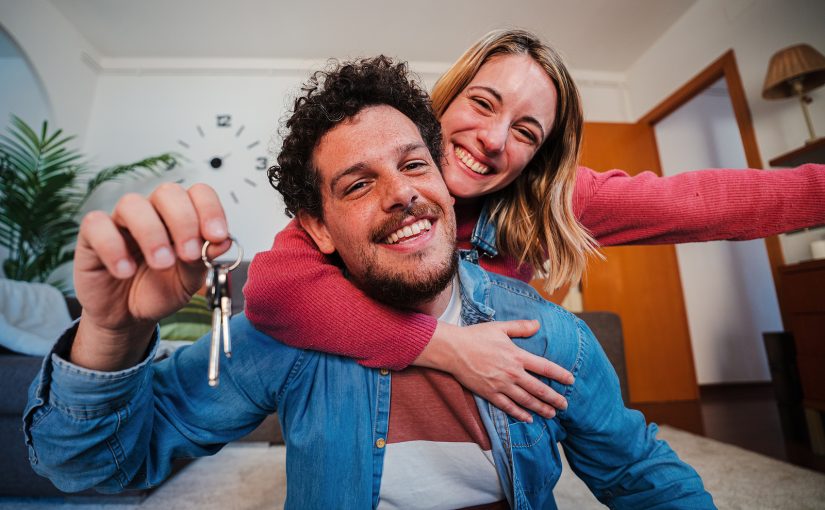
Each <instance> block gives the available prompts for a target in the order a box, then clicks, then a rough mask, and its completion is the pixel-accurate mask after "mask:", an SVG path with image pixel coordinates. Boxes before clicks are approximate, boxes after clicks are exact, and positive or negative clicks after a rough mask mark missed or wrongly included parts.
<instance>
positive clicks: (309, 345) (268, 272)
mask: <svg viewBox="0 0 825 510" xmlns="http://www.w3.org/2000/svg"><path fill="white" fill-rule="evenodd" d="M243 292H244V299H245V308H246V310H245V311H246V315H247V317H248V318H249V320H250V321H251V322H252V324H253V325H255V327H256V328H257V329H259V330H260V331H263V332H264V333H266V334H268V335H270V336H272V337H274V338H277V339H279V340H281V341H283V342H284V343H286V344H288V345H291V346H294V347H298V348H302V349H313V350H318V351H324V352H329V353H333V354H341V355H343V356H348V357H351V358H356V359H358V360H359V363H361V364H362V365H364V366H368V367H386V368H390V369H394V370H400V369H403V368H405V367H407V366H408V365H409V364H411V363H412V362H413V360H415V359H416V358H417V357H418V355H419V354H421V352H422V351H423V350H424V347H425V346H426V345H427V343H428V342H429V341H430V339H431V338H432V336H433V332H434V331H435V328H436V324H437V322H436V320H435V318H433V317H430V316H428V315H425V314H420V313H411V312H402V311H398V310H395V309H393V308H391V307H388V306H385V305H382V304H380V303H377V302H376V301H373V300H372V299H370V298H369V297H367V295H366V294H364V293H363V292H361V291H360V290H359V289H357V288H356V287H355V286H354V285H352V284H351V283H350V282H349V281H348V280H347V279H346V278H345V277H344V275H343V273H342V272H341V269H340V267H339V266H338V265H336V264H335V263H334V261H333V260H332V259H331V258H330V257H327V256H326V255H324V254H323V253H321V252H320V251H318V249H317V247H316V246H315V243H314V242H313V241H312V238H310V237H309V235H307V233H306V232H305V231H304V230H303V229H302V228H301V227H300V226H299V225H298V223H297V222H296V221H292V222H291V223H290V224H289V225H288V226H287V227H286V228H285V229H284V230H283V231H282V232H280V233H279V234H278V235H277V236H276V237H275V242H274V243H273V246H272V249H270V250H269V251H267V252H261V253H258V254H257V255H255V257H254V258H253V259H252V262H251V264H250V265H249V277H248V279H247V283H246V286H245V287H244V291H243Z"/></svg>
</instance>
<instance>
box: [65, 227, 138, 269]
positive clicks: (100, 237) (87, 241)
mask: <svg viewBox="0 0 825 510" xmlns="http://www.w3.org/2000/svg"><path fill="white" fill-rule="evenodd" d="M84 246H87V247H88V248H89V249H90V250H91V251H92V252H93V253H94V254H95V255H96V256H97V258H98V259H99V261H100V262H101V263H102V264H103V265H104V266H105V267H106V270H107V271H109V273H110V274H111V275H112V276H114V277H115V278H118V279H125V278H130V277H131V276H132V275H133V274H135V268H136V267H137V266H136V264H135V261H134V259H133V258H132V256H131V255H130V254H129V248H128V246H127V245H126V241H125V239H123V235H122V234H121V233H120V230H119V229H118V228H117V225H115V222H114V221H112V218H111V217H110V216H109V215H108V214H106V213H105V212H103V211H91V212H89V213H87V214H86V215H85V216H84V217H83V220H82V221H81V222H80V232H79V234H78V249H82V248H83V247H84ZM81 263H82V262H81V261H80V260H78V262H77V264H81ZM95 266H97V264H96V263H95ZM78 269H87V268H80V267H78Z"/></svg>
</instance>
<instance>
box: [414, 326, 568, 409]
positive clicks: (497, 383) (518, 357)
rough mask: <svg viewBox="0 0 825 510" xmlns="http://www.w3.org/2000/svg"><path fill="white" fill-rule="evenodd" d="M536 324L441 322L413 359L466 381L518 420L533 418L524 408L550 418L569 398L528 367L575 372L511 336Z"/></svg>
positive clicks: (553, 374) (553, 375)
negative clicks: (467, 324) (525, 347)
mask: <svg viewBox="0 0 825 510" xmlns="http://www.w3.org/2000/svg"><path fill="white" fill-rule="evenodd" d="M538 329H539V324H538V322H537V321H529V320H522V321H502V322H485V323H481V324H475V325H472V326H465V327H459V326H454V325H451V324H446V323H442V322H439V323H438V327H436V330H435V333H434V334H433V338H432V340H430V343H429V344H428V345H427V347H426V348H425V349H424V351H423V352H422V353H421V355H420V356H419V357H418V358H417V359H416V360H415V362H414V363H413V364H414V365H418V366H425V367H430V368H437V369H439V370H444V371H445V372H449V373H450V374H452V375H453V377H455V378H456V379H457V380H458V382H460V383H461V385H462V386H464V387H465V388H467V389H468V390H470V391H472V392H473V393H475V394H476V395H479V396H480V397H482V398H484V399H486V400H487V401H489V402H490V403H491V404H493V405H494V406H496V407H498V408H499V409H501V410H502V411H504V412H505V413H507V414H509V415H510V416H512V417H513V418H516V419H517V420H521V421H532V418H531V417H530V413H528V412H527V411H525V409H530V410H532V411H534V412H536V413H538V414H539V415H541V416H544V417H546V418H552V417H553V416H555V414H556V409H566V408H567V401H566V400H565V399H564V397H562V396H561V395H559V394H558V393H557V392H556V391H555V390H553V389H552V388H551V387H550V386H548V385H546V384H544V383H543V382H541V381H540V380H539V379H537V378H536V377H535V376H533V375H531V374H530V373H529V372H532V373H534V374H539V375H541V376H544V377H547V378H549V379H552V380H554V381H558V382H560V383H562V384H572V383H573V374H571V373H570V372H569V371H567V370H565V369H564V368H562V367H560V366H559V365H556V364H555V363H553V362H551V361H548V360H546V359H545V358H543V357H541V356H536V355H535V354H532V353H529V352H527V351H525V350H524V349H521V348H519V347H518V346H516V345H515V344H514V343H513V341H512V340H511V338H517V337H527V336H530V335H533V334H535V333H536V332H537V331H538Z"/></svg>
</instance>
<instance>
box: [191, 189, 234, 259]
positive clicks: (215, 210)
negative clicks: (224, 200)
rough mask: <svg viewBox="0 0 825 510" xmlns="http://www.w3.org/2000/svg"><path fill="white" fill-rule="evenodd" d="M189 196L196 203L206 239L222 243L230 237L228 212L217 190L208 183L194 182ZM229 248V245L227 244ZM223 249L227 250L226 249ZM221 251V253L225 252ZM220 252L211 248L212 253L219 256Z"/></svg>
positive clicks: (218, 243) (217, 243)
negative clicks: (224, 209) (214, 251)
mask: <svg viewBox="0 0 825 510" xmlns="http://www.w3.org/2000/svg"><path fill="white" fill-rule="evenodd" d="M188 193H189V198H191V200H192V203H193V204H194V205H195V211H196V212H197V214H198V222H199V224H200V231H201V234H203V237H204V239H206V240H208V241H209V242H210V243H214V244H215V245H220V244H221V243H223V242H224V241H226V240H227V239H228V237H229V227H228V226H227V222H226V214H225V213H224V211H223V206H222V205H221V200H220V198H218V194H217V193H215V190H214V189H212V188H211V187H209V186H207V185H206V184H201V183H198V184H194V185H193V186H192V187H191V188H189V191H188ZM226 248H229V245H228V244H227V245H226ZM223 251H226V249H224V250H223ZM223 251H221V252H220V253H223ZM220 253H213V252H212V251H211V250H210V255H212V256H217V255H220Z"/></svg>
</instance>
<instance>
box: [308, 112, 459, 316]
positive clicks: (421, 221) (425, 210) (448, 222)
mask: <svg viewBox="0 0 825 510" xmlns="http://www.w3.org/2000/svg"><path fill="white" fill-rule="evenodd" d="M313 163H314V166H315V168H316V169H317V170H318V173H319V180H320V183H319V186H320V188H321V200H322V210H323V218H314V217H312V216H311V215H309V214H308V213H302V214H299V219H300V220H301V224H302V225H303V226H304V228H305V229H306V230H307V231H308V232H309V234H310V235H311V236H312V238H313V239H314V240H315V242H316V244H317V245H318V247H319V248H320V249H321V251H322V252H324V253H327V254H331V253H333V252H338V254H339V255H340V257H341V259H342V260H343V262H344V264H345V265H346V267H347V269H348V271H349V273H350V277H351V278H352V279H353V281H354V282H355V283H356V284H357V285H358V286H359V287H361V288H362V289H363V290H365V291H366V292H367V293H369V294H371V295H372V296H373V297H375V298H376V299H378V300H380V301H382V302H386V303H388V304H391V305H394V306H401V307H411V306H415V305H418V304H421V303H423V302H426V301H430V300H432V299H433V298H435V297H436V296H437V295H438V294H439V293H440V292H441V291H442V290H443V289H444V288H445V287H446V285H447V284H448V283H449V282H450V279H451V278H452V276H453V274H454V272H455V258H454V253H453V252H454V251H455V215H454V213H453V207H452V204H453V199H452V197H451V196H450V194H449V192H448V191H447V187H446V186H445V184H444V181H443V180H442V178H441V174H440V172H439V170H438V167H437V166H436V164H435V162H434V161H433V160H432V157H431V156H430V152H429V150H428V149H427V146H426V145H425V144H424V141H423V140H422V139H421V135H420V134H419V132H418V129H417V128H416V126H415V124H413V122H412V121H411V120H410V119H409V118H407V117H406V116H405V115H404V114H402V113H401V112H399V111H398V110H396V109H394V108H392V107H389V106H384V105H382V106H371V107H367V108H364V109H363V110H361V111H360V112H359V113H358V115H356V116H355V117H353V118H351V119H347V120H345V121H344V122H341V123H340V124H338V125H337V126H335V127H334V128H333V129H331V130H330V131H328V132H327V133H326V134H325V135H324V136H323V137H322V138H321V140H320V141H319V143H318V145H317V146H316V148H315V151H314V153H313Z"/></svg>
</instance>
